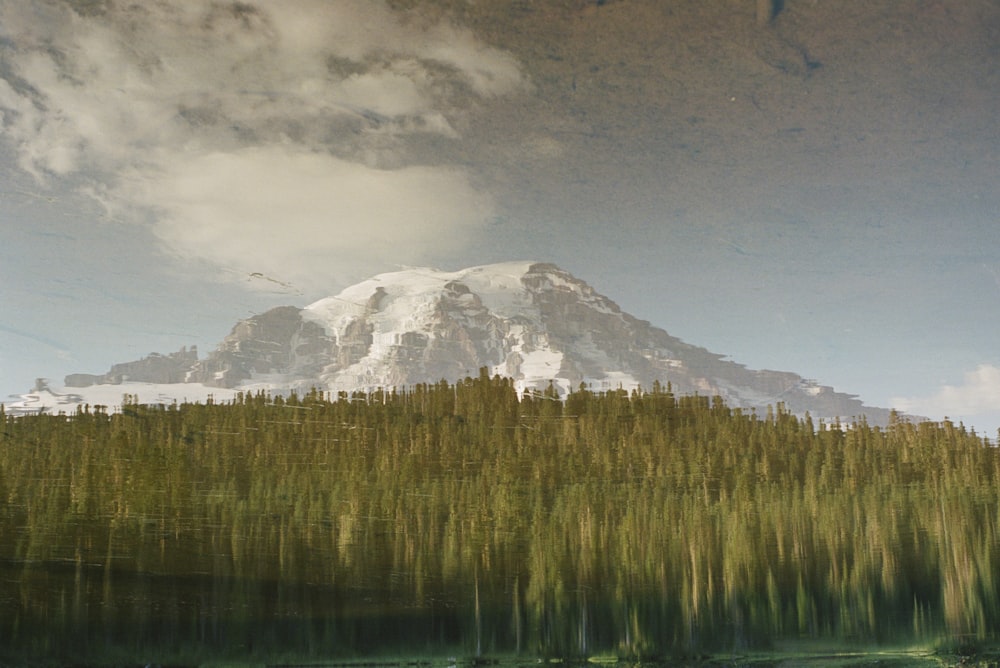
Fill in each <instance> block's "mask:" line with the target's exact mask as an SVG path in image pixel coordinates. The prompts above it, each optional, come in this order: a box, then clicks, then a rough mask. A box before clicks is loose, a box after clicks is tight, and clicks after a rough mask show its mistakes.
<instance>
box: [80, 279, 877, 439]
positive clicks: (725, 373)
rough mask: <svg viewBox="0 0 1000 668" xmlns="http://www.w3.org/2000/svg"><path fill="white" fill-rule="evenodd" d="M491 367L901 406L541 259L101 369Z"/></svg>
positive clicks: (300, 377)
mask: <svg viewBox="0 0 1000 668" xmlns="http://www.w3.org/2000/svg"><path fill="white" fill-rule="evenodd" d="M166 360H169V362H170V364H169V365H168V364H166ZM168 366H169V373H167V371H166V369H167V367H168ZM161 367H162V368H161ZM483 367H486V368H487V369H489V372H490V374H500V375H503V376H509V377H511V378H513V379H514V380H515V385H516V386H517V387H518V389H519V390H520V391H530V390H532V389H543V388H545V387H548V385H549V384H550V383H553V384H554V385H555V386H556V387H557V388H558V389H559V390H560V391H561V392H563V393H565V392H569V391H572V390H574V389H576V388H577V387H579V386H580V385H581V384H582V385H585V386H588V387H589V388H591V389H593V390H597V391H603V390H614V389H618V388H623V389H626V390H632V389H636V388H651V387H652V386H653V383H654V382H659V383H660V384H662V385H665V384H667V383H670V384H671V386H672V387H673V389H674V391H676V392H678V393H691V392H698V393H700V394H702V395H709V396H714V395H719V396H721V397H723V398H724V399H725V400H726V401H727V402H728V403H729V404H730V405H733V406H740V407H744V408H754V409H758V410H760V411H765V410H766V407H767V406H768V405H774V404H776V403H778V402H782V403H784V404H785V405H786V406H787V407H788V408H789V409H790V410H791V411H793V412H795V413H799V414H802V413H805V412H806V411H808V412H810V413H811V414H812V415H813V416H815V417H817V418H819V417H828V418H832V417H842V418H845V419H847V418H852V417H854V416H859V415H862V414H864V415H866V417H867V418H868V420H869V421H871V422H875V423H882V422H885V421H886V420H887V419H888V416H889V412H888V411H887V410H885V409H879V408H871V407H866V406H863V405H862V404H861V402H860V401H858V400H857V399H856V398H855V397H853V396H851V395H847V394H843V393H839V392H835V391H834V390H833V389H832V388H830V387H826V386H821V385H817V384H816V383H814V382H812V381H807V380H805V379H803V378H802V377H800V376H798V375H796V374H794V373H788V372H781V371H768V370H763V371H754V370H749V369H747V368H745V367H744V366H742V365H740V364H736V363H735V362H731V361H727V360H724V359H723V357H722V356H721V355H717V354H715V353H712V352H709V351H708V350H705V349H704V348H699V347H697V346H693V345H690V344H687V343H684V342H683V341H681V340H680V339H677V338H676V337H673V336H671V335H670V334H668V333H667V332H666V331H664V330H662V329H659V328H657V327H653V326H652V325H650V324H649V323H648V322H645V321H641V320H638V319H636V318H634V317H632V316H630V315H628V314H627V313H623V312H622V311H621V309H620V308H619V307H618V306H617V305H616V304H615V303H614V302H613V301H611V300H610V299H608V298H607V297H604V296H603V295H600V294H598V293H597V292H595V291H594V290H593V288H591V287H590V286H589V285H587V284H586V283H585V282H583V281H581V280H579V279H577V278H575V277H573V276H572V275H570V274H568V273H567V272H565V271H562V270H561V269H559V268H558V267H556V266H554V265H551V264H541V263H530V262H522V263H504V264H496V265H488V266H483V267H473V268H470V269H465V270H461V271H457V272H441V271H435V270H432V269H411V270H406V271H401V272H394V273H389V274H381V275H379V276H376V277H374V278H372V279H370V280H367V281H364V282H362V283H359V284H357V285H355V286H352V287H350V288H347V289H346V290H344V291H343V292H341V293H340V294H339V295H337V296H334V297H328V298H326V299H321V300H319V301H317V302H315V303H313V304H311V305H309V306H307V307H306V308H304V309H299V308H296V307H292V306H283V307H279V308H275V309H272V310H270V311H267V312H266V313H263V314H261V315H258V316H254V317H252V318H249V319H247V320H243V321H241V322H239V323H238V324H237V325H236V326H235V327H234V328H233V331H232V332H231V333H230V334H229V336H227V337H226V338H225V340H224V341H223V342H222V343H221V344H220V345H219V346H218V348H216V349H215V350H214V351H212V352H211V353H210V354H209V355H208V357H207V358H205V359H204V360H197V359H196V355H194V357H192V354H191V353H190V352H188V351H181V353H177V354H175V355H173V356H168V357H166V358H164V357H160V356H150V357H149V358H145V359H143V360H140V361H138V362H132V363H129V364H125V365H116V366H115V367H113V368H112V370H111V372H110V373H109V374H105V375H104V376H101V377H97V378H102V379H107V378H113V377H119V376H124V375H125V373H124V372H126V371H127V376H128V378H129V379H131V380H144V381H147V382H170V381H163V380H154V378H156V379H162V378H166V377H169V378H173V379H179V380H181V381H187V382H199V383H204V384H207V385H211V386H215V387H225V388H248V389H254V388H256V389H265V390H271V391H278V390H289V389H295V390H308V389H311V388H313V387H318V388H320V389H323V390H327V391H331V392H341V391H348V392H350V391H354V390H362V391H366V390H372V389H375V388H379V387H402V386H408V385H413V384H416V383H434V382H438V381H440V380H442V379H443V380H447V381H449V382H454V381H457V380H461V379H462V378H465V377H466V376H474V375H476V374H477V373H478V370H479V369H480V368H483ZM68 380H69V378H67V381H68ZM101 382H108V381H106V380H105V381H101ZM111 382H113V381H111ZM67 384H69V383H67Z"/></svg>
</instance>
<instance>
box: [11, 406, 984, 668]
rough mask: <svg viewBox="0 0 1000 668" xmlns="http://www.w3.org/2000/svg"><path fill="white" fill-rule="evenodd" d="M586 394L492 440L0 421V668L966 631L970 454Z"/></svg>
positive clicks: (799, 651)
mask: <svg viewBox="0 0 1000 668" xmlns="http://www.w3.org/2000/svg"><path fill="white" fill-rule="evenodd" d="M501 389H502V388H501ZM473 390H476V391H479V390H477V389H476V387H475V386H472V387H471V389H470V391H473ZM445 392H446V393H445ZM442 396H444V397H452V396H453V393H452V390H450V389H449V390H446V391H445V390H442ZM454 396H455V397H457V399H455V400H456V401H460V400H461V399H462V396H461V394H459V393H457V392H456V393H454ZM436 399H440V397H438V396H437V395H434V394H431V395H430V396H429V397H427V403H432V402H433V401H434V400H436ZM400 401H402V400H400ZM591 401H593V402H594V403H595V406H594V408H593V409H592V408H590V407H588V406H582V407H581V406H575V407H573V408H572V410H574V411H575V413H574V414H572V415H571V416H570V418H572V419H568V418H567V417H565V416H560V415H558V414H550V413H545V411H552V410H553V409H552V408H550V407H548V406H549V403H551V402H548V403H545V404H543V403H539V404H537V405H532V404H530V403H524V404H520V405H519V404H517V403H516V401H515V402H513V403H512V404H511V406H512V407H511V408H510V411H511V416H512V417H511V418H510V424H511V425H512V426H511V427H510V428H505V429H506V431H504V432H500V431H498V430H495V429H492V428H490V427H489V426H486V427H483V428H481V429H480V430H479V432H474V431H473V430H474V428H475V427H474V426H470V424H471V421H470V420H467V419H464V418H463V419H461V420H458V419H455V418H454V417H452V415H453V414H454V412H455V407H454V406H451V405H445V407H444V408H443V409H442V410H443V411H445V414H446V416H447V417H444V418H440V419H438V418H434V417H433V413H431V417H430V418H428V417H427V413H426V412H420V413H415V414H414V415H415V417H412V418H411V417H407V414H406V412H405V410H403V409H401V408H398V407H396V408H394V407H393V406H392V404H391V403H388V402H387V403H385V404H378V405H376V406H372V407H369V408H367V409H364V411H365V412H363V413H357V414H355V415H353V416H351V415H348V412H349V411H360V410H362V409H360V408H357V407H354V406H353V405H351V404H350V403H348V402H344V404H343V405H340V404H330V405H328V404H320V403H316V404H315V405H312V406H294V407H293V408H294V409H295V413H296V415H298V414H299V413H300V412H301V413H305V412H306V410H307V409H308V410H310V411H313V413H311V414H310V416H309V418H308V419H288V418H287V413H288V411H287V409H286V408H285V407H284V406H272V405H271V404H266V403H263V400H261V402H260V404H259V405H257V404H251V403H247V404H245V405H243V406H239V407H234V408H228V409H225V408H222V407H203V408H189V409H185V410H184V411H165V412H162V411H161V412H160V413H155V412H150V413H149V414H148V415H145V416H143V414H141V413H140V412H139V411H138V409H136V410H135V416H138V417H135V416H129V415H125V416H115V417H109V416H106V415H83V416H77V417H76V418H74V419H72V420H67V419H61V420H60V419H53V420H51V421H45V420H42V419H39V420H36V421H34V422H32V421H29V420H24V419H19V420H18V421H16V422H15V421H9V422H8V424H7V427H6V428H7V431H6V432H4V434H3V437H2V438H3V439H6V440H3V442H2V444H0V499H3V500H4V503H3V505H2V508H0V510H2V512H0V538H2V540H0V663H3V662H8V663H11V664H14V665H19V664H22V663H26V662H29V661H30V662H33V663H55V664H64V663H76V664H90V663H104V664H145V663H147V662H153V663H160V664H174V665H178V664H180V665H188V664H195V663H203V662H213V661H214V662H219V661H232V662H236V663H243V662H257V663H271V664H280V663H285V664H303V663H327V662H348V663H350V662H358V661H363V662H372V661H378V662H392V661H396V662H399V661H404V662H405V661H411V660H413V661H415V660H418V659H419V660H427V661H433V662H444V663H445V664H447V663H449V662H476V661H482V660H486V659H490V660H494V659H495V660H500V659H502V660H504V661H514V660H519V661H530V660H537V659H560V660H565V661H571V660H594V659H601V660H604V661H619V660H620V661H626V662H644V663H650V662H654V663H655V662H666V663H670V662H676V661H686V662H690V661H695V660H704V659H705V658H706V657H710V658H713V660H717V661H722V662H729V663H733V662H736V663H740V662H742V663H754V662H756V663H758V664H761V665H768V664H773V663H775V662H780V661H787V662H791V663H792V664H796V663H803V662H810V661H811V662H813V663H821V664H826V663H830V662H837V663H841V664H844V663H847V664H852V663H853V664H858V663H869V662H881V663H882V664H885V663H888V662H895V663H899V664H900V665H910V664H913V665H921V664H922V663H924V662H933V661H938V660H939V659H940V656H939V655H937V654H934V653H933V652H935V651H936V650H938V649H941V648H944V649H950V650H952V651H957V650H962V651H966V652H972V651H973V650H975V651H978V652H980V653H981V652H982V651H983V650H984V649H988V648H989V647H991V646H992V644H993V643H994V642H995V640H996V637H997V628H998V627H1000V519H998V518H1000V488H998V485H997V484H996V481H997V472H998V471H1000V459H998V453H997V452H996V449H995V448H989V447H985V446H984V445H983V444H982V443H981V442H979V441H976V440H975V439H973V438H965V437H963V436H962V435H961V434H956V433H954V432H953V431H949V429H950V428H942V429H939V430H936V431H935V430H934V429H929V428H928V429H924V430H923V431H922V432H919V433H918V432H917V431H916V430H915V429H911V428H909V427H899V428H898V429H897V430H896V432H898V433H896V432H893V433H891V434H890V435H888V436H886V435H885V434H882V433H881V432H874V431H871V432H864V431H862V430H861V429H858V430H857V431H855V432H854V433H852V434H848V435H845V434H839V435H828V434H817V433H815V432H813V431H811V430H801V429H800V428H799V427H797V426H796V424H797V423H794V422H791V421H790V420H785V421H784V422H782V421H781V420H778V421H773V422H760V421H756V420H754V419H746V418H743V417H741V416H738V415H737V416H735V417H733V416H729V415H728V413H720V412H719V409H718V407H714V408H713V407H710V406H709V405H708V404H707V403H704V404H701V403H697V404H692V407H691V408H690V411H689V413H690V415H688V417H686V418H685V419H688V420H689V424H690V425H691V428H686V427H685V430H684V431H676V430H675V431H671V430H673V429H674V427H673V426H672V424H674V423H670V422H666V421H661V424H660V425H659V426H658V427H657V428H656V429H652V428H648V427H647V425H646V423H645V422H644V421H645V420H646V419H647V418H646V417H643V414H640V413H639V412H638V409H636V408H635V407H633V406H632V405H631V404H628V403H624V400H617V401H618V404H614V406H617V408H615V410H619V411H625V410H629V411H633V415H632V416H631V417H629V419H628V420H623V419H621V418H620V416H614V415H613V414H612V417H611V419H608V417H607V415H606V412H607V411H605V408H606V406H604V404H602V403H600V402H598V401H597V400H596V399H594V400H591ZM411 403H412V402H411ZM407 405H409V404H407ZM491 405H492V404H491ZM404 408H405V407H404ZM557 409H558V410H560V411H564V410H566V411H568V410H570V409H564V408H560V407H558V406H557ZM598 409H599V410H598ZM681 409H684V410H688V409H686V408H684V406H683V405H678V406H675V405H674V403H673V399H672V398H669V403H667V404H666V409H657V410H666V411H668V413H667V417H669V418H670V419H671V420H673V419H675V418H676V417H677V416H682V417H683V415H684V414H681V413H677V416H674V414H672V413H669V411H671V410H673V411H680V410H681ZM591 410H592V411H593V412H594V413H595V414H596V415H597V418H595V420H594V422H593V423H590V422H588V421H587V419H586V418H587V416H588V414H589V413H588V412H587V411H591ZM643 410H645V411H647V413H648V415H649V416H650V417H649V418H648V419H649V420H652V419H654V418H655V419H656V420H660V417H657V416H658V415H659V413H657V412H650V409H649V407H648V406H646V407H644V408H643ZM338 411H339V412H338ZM393 411H396V412H395V413H394V412H393ZM421 411H424V409H423V408H421ZM531 411H537V413H532V412H531ZM602 411H603V412H602ZM280 416H285V417H284V418H283V419H277V418H278V417H280ZM672 416H673V417H672ZM501 417H502V416H501ZM139 418H144V420H140V419H139ZM348 418H350V419H348ZM389 418H392V420H390V419H389ZM432 418H433V419H432ZM500 419H501V418H500V417H490V420H491V422H490V423H489V424H493V423H494V422H496V421H498V420H500ZM782 419H784V418H782ZM699 420H703V422H699ZM713 421H714V422H713ZM267 424H276V425H278V427H276V428H274V430H273V431H270V432H269V431H267V429H266V428H265V427H264V425H267ZM258 425H260V426H258ZM380 425H383V426H380ZM602 425H603V426H602ZM720 425H721V426H720ZM602 429H603V431H602ZM796 429H799V430H798V431H795V430H796ZM726 430H730V431H732V433H734V434H736V436H738V438H737V437H736V436H727V435H726V434H727V433H729V432H727V431H726ZM738 430H744V431H745V434H744V435H740V432H739V431H738ZM778 430H784V433H783V434H782V435H781V437H780V438H778V437H777V435H776V434H777V433H778ZM939 436H940V437H941V439H946V440H942V443H943V445H937V444H934V445H933V447H924V446H923V445H921V443H922V441H921V440H920V439H925V440H928V441H929V439H932V438H933V439H938V438H939ZM890 650H891V652H890ZM903 650H906V651H903ZM875 651H877V652H880V653H873V652H875ZM886 652H890V653H886ZM845 653H846V654H845ZM401 657H402V658H401ZM953 658H954V662H956V663H957V662H958V661H960V660H961V658H955V657H953Z"/></svg>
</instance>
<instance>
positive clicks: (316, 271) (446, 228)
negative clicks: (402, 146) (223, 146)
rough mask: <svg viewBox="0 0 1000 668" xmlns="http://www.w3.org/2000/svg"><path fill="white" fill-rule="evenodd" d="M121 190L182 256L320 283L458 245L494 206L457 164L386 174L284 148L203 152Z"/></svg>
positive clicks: (321, 285)
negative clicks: (151, 214) (150, 214)
mask: <svg viewBox="0 0 1000 668" xmlns="http://www.w3.org/2000/svg"><path fill="white" fill-rule="evenodd" d="M124 189H127V190H128V192H124V193H122V194H121V197H122V198H123V199H126V200H128V201H132V202H137V203H139V204H141V205H142V206H145V207H149V208H151V209H153V210H155V211H156V212H157V218H158V220H159V221H160V222H159V224H158V226H157V231H158V234H159V236H160V237H161V238H162V239H163V241H164V242H165V243H166V244H167V245H168V246H169V247H170V248H172V249H174V250H175V251H177V252H178V253H181V254H183V255H184V256H187V257H194V258H200V259H207V260H210V261H215V262H217V263H219V264H221V265H223V266H225V267H227V268H229V269H231V270H234V271H237V272H240V273H245V274H250V273H253V272H263V273H271V274H273V275H280V276H282V277H283V278H284V279H287V280H289V281H291V282H293V283H294V284H296V285H297V286H300V287H310V288H319V289H322V288H326V289H330V288H331V287H332V285H333V284H334V282H335V281H337V280H344V279H345V277H346V276H350V275H353V274H356V273H357V272H359V271H361V272H365V271H367V270H368V268H367V267H366V266H365V265H366V263H372V262H374V263H378V264H379V265H380V266H384V265H385V264H391V263H410V262H416V261H419V259H420V258H422V257H426V256H428V255H432V254H435V253H440V252H442V251H447V250H454V249H456V248H460V247H461V246H463V245H464V244H465V243H467V242H468V241H469V237H470V235H471V234H472V233H473V232H474V231H475V230H476V229H477V227H478V225H480V224H482V223H484V222H485V220H486V218H487V217H488V216H489V214H490V211H491V202H490V199H489V197H487V196H485V195H482V194H479V193H477V192H476V191H475V190H474V189H473V188H472V187H471V186H470V184H469V183H468V180H467V178H466V177H465V175H464V174H463V173H462V172H461V171H459V170H457V169H446V168H432V167H407V168H403V169H396V170H379V169H373V168H370V167H365V166H363V165H358V164H356V163H352V162H347V161H344V160H340V159H338V158H335V157H332V156H330V155H327V154H323V153H309V152H304V151H300V150H295V149H290V148H285V147H263V148H248V149H244V150H241V151H234V152H228V153H213V154H206V155H201V156H199V157H197V158H195V159H192V160H190V161H188V162H186V163H185V164H184V165H183V166H180V165H178V166H177V169H175V170H174V171H168V172H164V173H163V174H162V175H161V176H160V178H158V179H156V180H155V181H150V180H145V179H140V180H137V181H135V182H133V183H132V184H131V185H130V186H128V187H125V186H123V190H124Z"/></svg>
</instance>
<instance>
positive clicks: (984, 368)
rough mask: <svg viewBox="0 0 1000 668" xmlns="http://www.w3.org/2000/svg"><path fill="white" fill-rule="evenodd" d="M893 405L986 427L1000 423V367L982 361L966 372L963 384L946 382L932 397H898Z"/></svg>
mask: <svg viewBox="0 0 1000 668" xmlns="http://www.w3.org/2000/svg"><path fill="white" fill-rule="evenodd" d="M890 402H891V405H892V406H893V408H897V409H899V410H901V411H903V412H906V413H910V414H913V415H925V416H927V417H930V418H933V419H941V418H943V417H944V416H949V417H951V418H952V419H961V420H963V421H966V422H968V423H969V424H972V425H975V426H976V427H978V428H979V429H980V431H982V430H986V431H991V432H992V431H995V430H996V427H997V426H1000V420H998V417H1000V367H997V366H993V365H992V364H980V365H979V366H978V367H976V369H975V370H974V371H968V372H966V373H965V375H964V378H963V381H962V383H961V384H960V385H948V384H945V385H942V386H941V389H939V390H938V391H937V392H936V393H935V394H933V395H932V396H929V397H894V398H892V399H891V400H890Z"/></svg>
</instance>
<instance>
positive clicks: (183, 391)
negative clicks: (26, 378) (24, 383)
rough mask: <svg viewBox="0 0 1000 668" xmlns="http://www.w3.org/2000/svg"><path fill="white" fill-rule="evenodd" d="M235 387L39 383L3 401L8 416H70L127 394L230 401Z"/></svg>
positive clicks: (161, 400)
mask: <svg viewBox="0 0 1000 668" xmlns="http://www.w3.org/2000/svg"><path fill="white" fill-rule="evenodd" d="M237 393H238V391H237V390H231V389H227V388H223V387H209V386H208V385H202V384H201V383H141V382H128V381H126V382H121V383H115V384H107V383H102V384H97V385H88V386H87V387H51V386H49V385H47V384H40V385H39V386H38V387H36V388H35V389H34V390H32V391H31V392H26V393H25V394H21V395H17V396H14V397H10V398H9V399H8V401H5V402H3V407H4V411H6V413H7V414H8V415H29V414H34V413H50V414H53V415H56V414H59V413H65V414H66V415H71V414H73V413H75V412H76V411H77V409H78V408H82V407H84V406H89V407H90V409H94V407H96V406H103V407H104V408H105V410H107V411H109V412H115V411H117V410H119V409H120V408H121V406H122V404H123V403H124V402H123V399H124V397H125V396H126V395H127V396H129V397H130V398H134V400H135V403H140V404H151V405H157V404H159V405H164V406H169V405H171V404H175V403H176V404H182V403H205V402H206V401H208V400H209V399H212V400H213V401H217V402H220V403H222V402H226V401H231V400H232V399H233V398H234V397H235V396H236V394H237Z"/></svg>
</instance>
